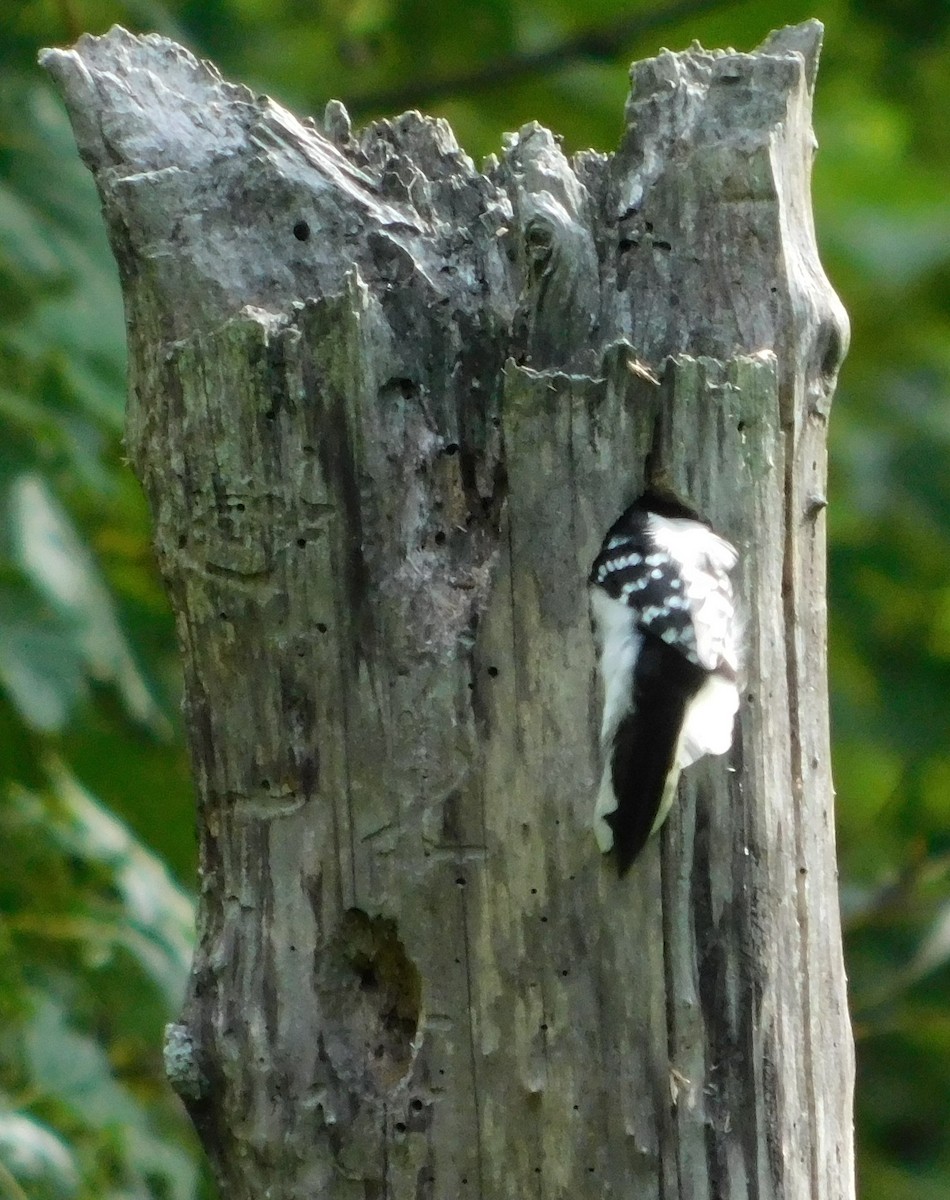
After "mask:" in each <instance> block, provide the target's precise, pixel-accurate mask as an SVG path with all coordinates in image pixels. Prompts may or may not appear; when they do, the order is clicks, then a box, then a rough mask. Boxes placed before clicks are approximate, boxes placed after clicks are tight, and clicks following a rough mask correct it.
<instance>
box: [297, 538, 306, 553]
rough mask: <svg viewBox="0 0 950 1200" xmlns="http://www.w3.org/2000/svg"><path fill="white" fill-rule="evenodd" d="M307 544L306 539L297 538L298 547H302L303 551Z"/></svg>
mask: <svg viewBox="0 0 950 1200" xmlns="http://www.w3.org/2000/svg"><path fill="white" fill-rule="evenodd" d="M306 544H307V539H306V538H297V545H298V546H299V547H300V549H301V550H302V549H303V548H304V546H306Z"/></svg>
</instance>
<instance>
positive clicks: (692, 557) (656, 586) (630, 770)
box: [588, 490, 740, 875]
mask: <svg viewBox="0 0 950 1200" xmlns="http://www.w3.org/2000/svg"><path fill="white" fill-rule="evenodd" d="M737 558H738V555H737V552H736V549H735V547H734V546H731V545H730V544H729V542H727V541H726V540H725V539H724V538H721V537H719V535H718V534H716V533H714V532H713V530H712V529H711V528H710V526H709V524H708V523H707V522H706V521H704V520H703V519H702V518H701V517H700V516H699V514H698V513H697V512H695V511H694V510H693V509H691V508H688V507H687V506H686V505H685V504H683V503H681V502H680V501H679V500H677V499H675V498H674V497H672V496H668V495H665V494H664V493H662V492H658V491H653V490H649V491H647V492H645V493H644V494H643V495H642V496H641V497H640V498H639V500H636V501H635V502H634V503H633V504H632V505H631V506H630V507H629V508H628V509H627V511H626V512H625V513H624V514H623V515H622V516H621V517H620V518H619V520H617V521H616V522H615V523H614V524H613V525H612V526H611V528H610V529H609V530H608V532H607V536H606V537H605V539H604V544H603V546H602V547H601V549H600V553H599V554H598V555H597V557H596V559H595V560H594V565H593V567H591V572H590V578H589V581H588V582H589V584H590V601H591V614H592V617H593V623H594V633H595V637H596V640H597V645H598V649H599V652H600V661H599V666H600V675H601V680H602V682H603V689H604V713H603V722H602V725H601V731H600V745H601V754H602V756H603V774H602V776H601V781H600V789H599V791H598V794H597V803H596V808H595V812H594V833H595V836H596V838H597V843H598V845H599V846H600V848H601V850H602V851H603V852H604V853H607V852H608V851H610V850H613V851H614V852H615V856H616V862H617V869H618V871H619V873H620V875H624V874H625V873H626V871H627V870H628V868H629V867H630V864H631V863H632V862H633V860H634V859H635V858H636V856H637V855H638V854H639V853H640V851H641V850H642V849H643V846H644V845H645V843H646V841H647V839H648V838H649V837H650V835H651V834H653V833H655V832H656V831H657V830H658V829H659V828H660V826H661V825H662V824H663V821H664V820H665V818H666V815H667V813H668V812H669V809H670V805H671V804H672V802H673V797H674V796H675V794H676V785H677V782H678V780H679V774H680V771H681V770H682V769H683V768H684V767H688V766H689V765H690V764H691V763H694V762H696V760H697V759H699V758H702V756H703V755H704V754H724V753H725V752H726V751H727V750H728V749H729V747H730V746H731V745H732V727H733V723H734V720H735V715H736V710H737V709H738V707H739V690H738V682H737V675H738V670H739V641H740V634H739V621H738V619H737V616H736V609H735V604H734V602H733V595H732V583H731V581H730V578H729V574H730V572H731V571H732V570H733V568H734V567H735V565H736V560H737Z"/></svg>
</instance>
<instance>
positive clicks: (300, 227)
mask: <svg viewBox="0 0 950 1200" xmlns="http://www.w3.org/2000/svg"><path fill="white" fill-rule="evenodd" d="M294 237H295V238H296V239H297V241H298V242H305V241H306V240H307V238H309V237H310V226H309V225H308V224H307V222H306V221H298V222H297V224H296V225H295V226H294Z"/></svg>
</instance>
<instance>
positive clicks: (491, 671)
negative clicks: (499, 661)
mask: <svg viewBox="0 0 950 1200" xmlns="http://www.w3.org/2000/svg"><path fill="white" fill-rule="evenodd" d="M488 674H489V675H490V676H491V677H492V679H495V678H496V676H497V675H498V668H497V667H489V668H488Z"/></svg>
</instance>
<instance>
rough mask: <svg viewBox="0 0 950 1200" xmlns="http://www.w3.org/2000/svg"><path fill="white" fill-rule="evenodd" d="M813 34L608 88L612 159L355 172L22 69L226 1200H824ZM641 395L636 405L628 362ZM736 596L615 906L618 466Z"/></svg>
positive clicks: (182, 95)
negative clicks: (69, 126)
mask: <svg viewBox="0 0 950 1200" xmlns="http://www.w3.org/2000/svg"><path fill="white" fill-rule="evenodd" d="M820 33H821V30H820V26H819V25H818V24H817V23H815V22H811V23H808V24H806V25H802V26H800V27H798V28H794V29H785V30H783V31H781V32H779V33H776V34H773V35H772V36H771V37H770V38H769V39H768V40H767V41H766V42H765V43H764V44H763V46H762V47H760V48H759V49H758V50H757V51H756V52H755V53H753V54H737V53H735V52H733V51H728V52H726V53H720V52H715V53H709V52H707V51H705V50H703V49H701V48H700V47H699V46H694V47H693V48H692V49H691V50H689V51H688V52H686V53H683V54H670V53H668V52H663V53H661V54H660V55H659V56H658V57H656V58H654V59H651V60H649V61H646V62H642V63H639V64H637V65H636V66H635V67H634V70H633V75H632V79H633V85H632V91H631V96H630V100H629V104H628V108H627V132H626V135H625V136H624V139H623V142H622V144H621V146H620V148H619V150H618V151H617V153H616V154H614V155H612V156H604V155H600V154H594V153H585V154H581V155H578V156H576V157H575V158H573V159H569V158H567V157H565V155H564V154H563V152H562V151H561V149H560V147H559V145H558V142H557V140H556V139H555V138H554V137H552V135H551V134H550V133H548V132H547V131H546V130H544V129H542V128H540V127H538V126H536V125H529V126H526V127H525V128H524V129H522V130H521V131H520V133H519V134H518V135H517V136H515V137H512V138H510V139H509V141H508V143H507V145H506V147H505V150H504V153H503V154H502V155H501V159H500V161H490V162H489V163H488V164H487V165H486V169H485V172H484V173H482V174H480V173H478V172H477V171H476V170H475V168H474V167H473V165H472V163H471V162H470V161H469V159H468V158H467V157H466V156H465V154H463V153H462V152H461V151H460V150H459V149H458V147H457V146H456V144H455V141H454V139H453V136H452V133H451V131H450V129H449V128H448V127H447V125H446V124H445V123H444V122H442V121H433V120H428V119H426V118H423V117H420V116H419V115H418V114H417V113H407V114H404V115H403V116H401V117H398V118H397V119H395V120H393V121H382V122H379V123H377V124H375V125H373V126H371V127H370V128H369V129H367V130H365V131H364V132H362V133H361V134H359V135H354V134H353V133H352V132H351V129H350V126H349V122H348V119H347V117H346V114H345V112H344V111H343V110H342V108H341V107H340V106H339V105H337V104H331V105H330V106H329V107H328V109H327V113H326V117H325V119H324V121H323V123H322V124H318V123H314V122H312V121H303V122H300V121H297V120H296V119H295V118H294V117H292V116H291V115H290V114H289V113H287V112H286V111H284V110H283V109H281V108H280V107H279V106H278V105H276V104H274V103H273V102H271V101H270V100H268V99H267V98H266V97H255V96H253V95H252V94H251V93H250V92H248V91H247V90H246V89H244V88H242V87H237V86H234V85H232V84H228V83H225V82H224V81H222V80H221V78H220V77H219V76H218V74H217V73H216V72H215V70H214V69H213V68H212V67H211V66H209V65H208V64H206V63H199V62H196V61H195V59H194V58H193V57H192V56H191V55H190V54H188V53H187V52H186V51H184V50H182V49H181V48H180V47H177V46H175V45H172V44H171V43H169V42H167V41H165V40H163V39H161V38H157V37H147V38H137V37H132V36H130V35H129V34H127V33H125V32H124V31H123V30H120V29H115V30H113V31H112V32H111V33H110V34H108V35H107V36H105V37H104V38H100V39H95V38H83V39H82V40H81V41H80V42H79V43H78V44H77V46H76V47H75V49H73V50H71V51H62V52H60V51H55V52H48V53H47V54H46V56H45V63H46V66H47V67H48V68H49V69H50V70H51V71H52V72H53V74H54V76H55V77H56V79H57V81H58V83H59V86H60V88H61V89H62V92H63V94H64V96H65V98H66V102H67V104H68V106H69V109H70V113H71V116H72V120H73V124H74V128H75V131H76V136H77V140H78V142H79V147H80V150H81V153H82V155H83V157H84V159H85V161H86V162H87V164H88V165H89V167H90V168H91V170H92V171H93V173H94V174H95V176H96V180H97V183H98V186H99V189H100V192H101V194H102V199H103V205H104V208H105V216H106V220H107V222H108V225H109V229H110V233H111V238H112V244H113V247H114V250H115V255H116V259H117V261H118V264H119V269H120V271H121V275H122V282H123V287H124V290H125V301H126V308H127V314H128V326H129V348H130V388H129V425H128V444H129V449H130V453H131V457H132V460H133V462H134V464H135V467H136V470H137V471H138V473H139V475H140V477H141V479H142V482H143V484H144V486H145V490H146V492H147V494H148V498H149V501H150V503H151V507H152V512H153V514H154V520H155V543H156V547H157V552H158V556H159V560H160V563H161V567H162V571H163V573H164V577H165V580H166V582H167V586H168V590H169V594H170V597H171V601H172V604H173V606H174V609H175V613H176V616H177V621H178V630H179V636H180V639H181V645H182V653H183V658H184V670H185V717H186V723H187V729H188V736H189V738H190V744H191V753H192V758H193V762H194V771H195V779H196V784H197V789H198V799H199V828H200V843H201V876H200V903H199V912H198V948H197V953H196V957H195V963H194V971H193V975H192V980H191V987H190V990H189V994H188V996H187V999H186V1001H185V1005H184V1010H183V1013H182V1016H181V1020H180V1023H179V1024H177V1025H175V1026H172V1027H171V1029H170V1033H169V1043H168V1060H169V1066H170V1074H171V1078H172V1082H173V1083H174V1085H175V1086H176V1088H177V1089H178V1090H179V1092H180V1093H181V1095H182V1096H183V1098H184V1100H185V1102H186V1104H187V1105H188V1107H189V1110H190V1112H191V1114H192V1116H193V1118H194V1121H195V1124H196V1125H197V1127H198V1130H199V1132H200V1134H201V1137H202V1139H203V1141H204V1145H205V1147H206V1148H207V1151H208V1153H209V1155H210V1157H211V1160H212V1162H213V1163H214V1167H215V1170H216V1172H217V1175H218V1178H219V1180H220V1183H221V1188H222V1195H223V1196H227V1197H228V1198H229V1200H241V1198H244V1197H246V1198H248V1200H250V1198H252V1197H253V1198H254V1200H260V1197H264V1196H268V1197H272V1198H273V1200H278V1198H281V1200H290V1198H291V1197H308V1198H309V1197H316V1196H321V1197H328V1198H330V1197H333V1198H344V1197H345V1198H348V1200H349V1198H353V1200H355V1198H356V1197H359V1198H361V1200H364V1198H369V1197H390V1198H391V1200H419V1198H425V1197H430V1198H437V1200H456V1198H459V1197H465V1196H472V1197H480V1198H483V1200H512V1198H521V1197H528V1196H537V1197H539V1198H541V1200H555V1198H562V1197H571V1198H574V1197H591V1198H593V1197H601V1196H614V1197H618V1198H619V1197H624V1198H635V1200H651V1198H656V1200H672V1198H674V1197H676V1198H685V1197H690V1198H691V1200H692V1198H699V1200H711V1198H713V1197H716V1198H722V1200H740V1198H746V1197H757V1198H760V1200H778V1198H783V1200H786V1198H787V1200H832V1198H835V1200H839V1198H840V1200H847V1198H850V1197H852V1196H853V1174H852V1147H851V1086H852V1049H851V1038H850V1033H849V1026H848V1020H847V1014H846V1008H845V985H844V973H843V969H842V961H841V938H840V932H839V926H838V912H837V903H836V877H835V861H834V838H833V827H832V791H831V780H830V771H829V748H828V727H827V698H826V682H825V649H824V647H825V611H824V605H825V601H824V520H823V515H822V508H823V505H824V500H823V498H822V493H823V490H824V485H825V423H826V418H827V414H828V404H829V399H830V395H831V391H832V388H833V384H834V380H835V375H836V372H837V369H838V365H839V361H840V358H841V356H842V354H843V351H844V346H845V342H846V337H847V323H846V318H845V316H844V314H843V312H842V310H841V307H840V305H839V303H838V301H837V299H836V297H835V295H834V293H833V292H832V290H831V287H830V286H829V284H828V282H827V280H826V278H825V276H824V274H823V272H822V269H821V266H820V264H819V261H818V256H817V252H816V248H815V240H814V233H813V229H812V220H811V215H810V201H809V174H810V164H811V159H812V154H813V149H814V142H813V136H812V131H811V125H810V110H811V96H812V88H813V84H814V77H815V71H816V66H817V58H818V48H819V43H820ZM638 364H640V365H638ZM648 471H649V473H650V474H651V475H652V476H653V477H661V478H664V479H665V480H666V481H667V482H668V483H669V484H671V485H673V486H674V487H675V488H676V489H677V490H678V491H679V492H680V493H681V494H683V495H684V496H685V497H686V498H688V499H690V500H691V501H692V502H693V503H694V504H695V505H697V506H698V507H699V508H701V509H702V510H703V511H704V512H705V513H707V514H708V515H709V516H710V517H711V518H712V519H713V521H714V522H715V524H716V525H717V527H718V528H720V529H721V530H722V531H723V532H724V533H725V534H726V535H727V536H728V537H729V538H730V539H731V540H733V541H734V542H736V543H737V544H738V545H739V547H740V548H741V553H742V564H743V565H742V578H741V589H742V593H743V596H744V600H745V604H746V609H747V613H748V633H749V655H748V688H747V694H746V696H745V700H744V704H743V707H742V711H741V715H740V729H739V731H738V734H737V740H736V745H735V747H734V750H733V753H732V756H731V765H730V763H729V762H727V761H726V760H724V759H715V760H706V762H705V764H701V765H698V766H697V767H695V768H692V769H691V770H690V771H689V772H688V773H687V777H686V779H685V780H684V782H683V784H682V785H681V788H680V794H679V800H678V803H677V805H676V807H675V811H674V813H673V815H672V818H671V819H670V821H669V822H668V825H667V827H666V829H665V831H664V833H663V834H662V836H661V837H660V838H659V839H654V842H653V843H652V844H651V846H650V847H649V848H648V850H647V852H646V854H645V855H644V857H643V859H642V860H641V861H640V862H639V863H638V864H637V865H636V867H635V868H634V870H633V871H632V872H631V874H630V875H629V876H628V877H627V878H626V879H625V880H623V881H618V880H617V878H616V877H615V873H614V872H613V870H612V869H611V867H610V865H609V863H606V862H604V861H603V860H602V859H601V858H600V856H599V854H598V853H597V850H596V847H595V845H594V842H593V839H592V837H591V835H590V832H589V824H590V817H591V810H592V805H593V794H594V790H595V779H596V777H597V771H598V768H597V746H596V741H597V727H598V721H599V696H598V692H597V684H596V681H595V677H594V653H593V648H592V644H591V636H590V629H589V624H588V615H587V607H586V589H585V576H586V572H587V569H588V567H589V564H590V562H591V559H592V557H593V555H594V553H595V551H596V549H597V547H598V545H599V542H600V539H601V537H602V535H603V533H604V531H605V530H606V529H607V527H608V525H609V524H610V523H611V522H612V521H613V520H614V519H615V517H616V516H617V515H618V514H619V513H620V511H621V510H622V509H623V508H624V507H625V506H626V504H627V503H628V502H629V501H630V500H631V499H632V497H633V496H634V495H635V494H636V493H637V492H638V490H639V489H640V487H641V486H642V484H643V481H644V478H645V476H646V474H647V472H648Z"/></svg>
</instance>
